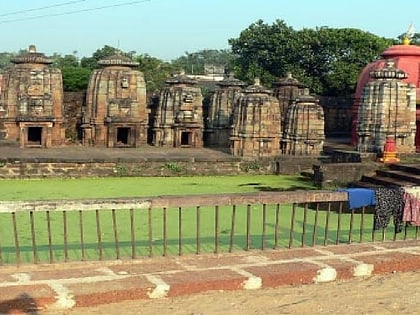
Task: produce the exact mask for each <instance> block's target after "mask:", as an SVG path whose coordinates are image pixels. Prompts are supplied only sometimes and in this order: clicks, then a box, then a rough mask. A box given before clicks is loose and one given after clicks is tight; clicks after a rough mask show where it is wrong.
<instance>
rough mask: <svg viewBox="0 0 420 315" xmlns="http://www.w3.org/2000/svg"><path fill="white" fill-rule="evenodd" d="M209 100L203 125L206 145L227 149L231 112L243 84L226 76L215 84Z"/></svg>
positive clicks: (230, 131)
mask: <svg viewBox="0 0 420 315" xmlns="http://www.w3.org/2000/svg"><path fill="white" fill-rule="evenodd" d="M217 85H218V89H216V90H215V92H214V93H213V95H212V96H211V98H210V106H209V109H208V117H207V119H206V123H205V133H206V139H207V143H206V144H207V145H210V146H218V147H224V148H228V147H229V143H230V140H229V137H230V134H231V133H232V123H233V112H234V110H235V108H236V106H237V105H238V100H239V98H240V97H241V95H242V88H243V86H244V85H245V83H244V82H242V81H240V80H238V79H235V78H234V77H233V76H228V77H226V78H225V79H224V80H222V81H220V82H218V83H217Z"/></svg>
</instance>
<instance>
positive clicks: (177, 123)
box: [153, 74, 204, 148]
mask: <svg viewBox="0 0 420 315" xmlns="http://www.w3.org/2000/svg"><path fill="white" fill-rule="evenodd" d="M196 84H197V81H196V80H194V79H190V78H188V77H187V76H185V75H184V74H180V75H176V76H173V77H171V78H169V79H167V80H166V87H165V88H163V89H162V91H161V92H160V95H159V104H158V107H157V109H156V113H155V117H154V123H153V145H155V146H159V147H173V148H179V147H191V148H201V147H203V129H204V125H203V96H202V94H201V89H200V88H199V87H198V86H196Z"/></svg>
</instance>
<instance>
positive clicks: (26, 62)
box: [0, 45, 65, 147]
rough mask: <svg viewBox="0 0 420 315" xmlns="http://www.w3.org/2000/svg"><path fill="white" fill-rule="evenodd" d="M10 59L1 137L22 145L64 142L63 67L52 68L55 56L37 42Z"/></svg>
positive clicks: (4, 83) (0, 108)
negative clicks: (40, 51)
mask: <svg viewBox="0 0 420 315" xmlns="http://www.w3.org/2000/svg"><path fill="white" fill-rule="evenodd" d="M11 61H12V63H14V67H12V68H11V69H9V70H8V71H7V72H6V73H5V74H4V76H3V80H2V88H1V91H2V93H1V96H2V97H1V103H0V120H1V122H2V123H1V124H0V125H1V130H0V137H1V138H2V139H3V140H12V141H17V142H19V145H20V147H51V146H58V145H62V144H64V140H65V134H64V128H63V82H62V75H61V70H59V69H56V68H53V67H50V65H51V64H52V62H53V61H52V59H50V58H48V57H46V56H45V55H44V54H42V53H38V52H36V48H35V46H34V45H31V46H30V47H29V50H28V52H27V53H25V54H22V55H19V56H17V57H15V58H12V60H11Z"/></svg>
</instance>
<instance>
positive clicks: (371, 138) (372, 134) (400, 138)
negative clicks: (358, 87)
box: [357, 59, 416, 153]
mask: <svg viewBox="0 0 420 315" xmlns="http://www.w3.org/2000/svg"><path fill="white" fill-rule="evenodd" d="M370 76H371V78H372V79H373V80H372V81H370V82H368V83H367V84H366V85H365V86H364V89H363V92H362V95H361V100H360V105H359V108H358V119H357V136H358V142H357V150H358V151H361V152H378V153H379V152H382V151H383V148H384V145H385V142H386V138H387V137H393V138H394V139H395V143H396V148H397V152H398V153H413V152H415V150H416V147H415V135H416V87H415V85H414V84H412V83H407V82H404V81H403V80H404V79H406V78H407V73H405V72H404V71H402V70H400V69H397V68H396V67H395V63H394V61H393V59H388V60H387V61H386V63H385V65H384V67H383V68H378V69H376V70H374V71H371V72H370Z"/></svg>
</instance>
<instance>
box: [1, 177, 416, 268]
mask: <svg viewBox="0 0 420 315" xmlns="http://www.w3.org/2000/svg"><path fill="white" fill-rule="evenodd" d="M296 189H313V187H312V186H311V184H310V183H307V182H305V181H303V180H302V179H301V178H299V177H295V176H234V177H228V176H226V177H223V176H221V177H176V178H175V177H168V178H155V177H154V178H101V179H99V178H95V179H89V178H85V179H63V180H57V179H55V180H51V179H48V180H3V181H0V190H1V191H2V199H3V200H46V199H84V198H111V197H141V196H157V195H180V194H182V195H187V194H203V193H238V192H243V193H244V192H257V191H282V190H296ZM75 210H76V211H66V212H65V213H64V212H61V211H60V212H48V213H47V212H44V211H40V212H35V213H33V215H32V216H31V214H30V213H29V212H28V211H24V212H20V211H16V213H15V214H11V213H0V262H1V263H6V264H10V263H16V262H17V261H20V262H30V261H33V260H34V256H35V257H36V260H37V261H39V262H48V261H54V262H57V261H63V260H65V258H66V256H67V258H68V260H81V259H82V258H84V259H87V260H97V259H98V257H99V256H101V255H102V257H103V259H115V258H116V257H117V256H119V257H120V258H128V257H130V256H132V254H133V251H134V254H135V256H137V257H140V256H147V255H149V254H150V253H152V254H153V255H162V254H164V252H165V248H166V251H167V254H169V255H176V254H179V253H180V252H182V253H183V254H185V253H195V252H196V251H197V249H198V248H197V246H198V245H197V228H196V225H197V209H196V208H182V209H181V210H180V209H178V208H176V209H166V210H163V209H153V211H152V216H151V218H150V220H151V221H150V223H151V224H149V217H148V215H149V213H148V210H147V209H133V210H130V209H126V210H118V211H116V212H115V221H114V217H113V212H112V211H111V210H100V211H98V212H96V211H77V209H75ZM292 211H293V208H292V205H290V204H284V205H281V206H280V207H279V208H278V210H277V206H276V205H267V207H266V210H265V212H266V215H265V222H264V224H263V208H262V205H258V204H255V205H252V206H251V207H250V208H249V212H248V209H247V207H246V206H238V207H237V208H236V209H235V216H233V208H232V206H221V207H220V208H219V213H218V223H217V231H218V236H217V237H218V241H217V246H218V250H219V251H220V252H227V251H228V250H229V246H230V241H231V239H230V237H231V234H233V238H232V241H233V244H232V249H233V250H234V251H238V250H244V248H245V247H246V240H247V238H246V227H247V225H249V227H250V230H249V232H250V235H249V240H250V244H249V245H250V249H261V248H262V247H263V242H264V247H265V248H274V247H276V245H277V247H279V248H285V247H289V246H292V247H296V246H302V245H304V246H311V245H324V244H335V243H348V242H349V240H350V239H352V240H353V241H356V242H358V241H360V240H362V241H369V240H371V237H372V224H373V215H372V214H365V215H364V216H363V229H361V228H362V216H361V214H360V213H356V214H355V215H354V216H353V219H352V218H351V215H350V213H348V212H346V213H342V214H341V215H340V216H339V215H338V213H337V212H336V211H331V212H329V213H328V212H327V211H326V209H325V208H324V209H320V211H319V212H316V211H315V210H314V208H306V210H305V208H304V207H302V205H298V206H297V207H295V217H294V220H292ZM164 212H165V213H166V220H163V218H164V215H165V214H164ZM199 212H200V213H199V217H200V224H199V225H200V232H199V236H198V239H199V241H200V243H199V246H200V252H207V253H208V252H214V251H215V246H216V244H215V235H216V232H215V231H216V221H215V217H216V211H215V207H202V208H200V210H199ZM277 213H278V216H277ZM13 215H15V218H14V217H13ZM305 218H306V219H305ZM131 220H132V221H131ZM248 220H249V221H248ZM164 221H165V222H166V226H165V223H164ZM339 221H340V222H339ZM351 221H352V228H351V230H350V222H351ZM15 222H16V228H14V224H15ZM232 222H234V233H232ZM315 222H317V223H316V224H315ZM98 223H99V224H98ZM131 223H133V228H134V230H133V231H134V234H132V230H131ZM339 223H340V229H338V226H339ZM292 225H293V226H294V227H293V230H291V226H292ZM114 227H115V229H114ZM263 229H264V230H265V233H263ZM15 231H16V233H15ZM32 231H34V232H33V233H32ZM48 231H50V233H49V232H48ZM413 233H414V232H413V230H409V235H408V237H411V238H413V237H414V234H413ZM263 235H264V237H263ZM276 235H277V236H278V238H277V239H276V237H275V236H276ZM116 236H117V239H118V242H116ZM133 236H134V244H135V248H132V244H133V243H132V240H133ZM165 236H166V239H165ZM150 237H151V238H152V242H151V243H149V238H150ZM381 237H382V235H381V231H379V232H377V233H376V238H377V239H380V238H381ZM384 237H385V238H386V239H388V240H389V239H391V238H392V237H393V231H392V227H390V228H389V229H388V230H387V231H385V232H384ZM402 237H403V234H400V235H398V238H402ZM99 239H100V246H99V245H98V240H99ZM116 244H118V246H116ZM16 245H18V246H16ZM150 246H151V247H150ZM17 249H18V250H17ZM150 251H151V252H150Z"/></svg>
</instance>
